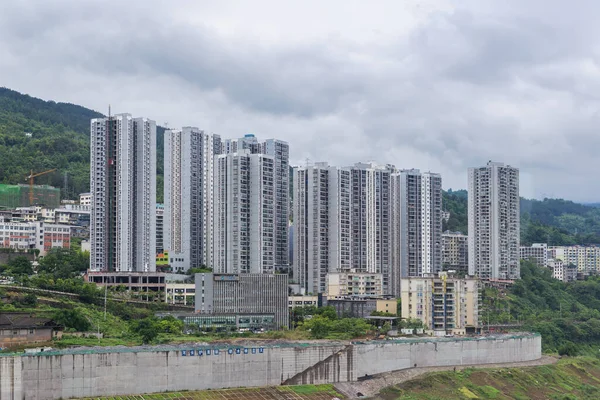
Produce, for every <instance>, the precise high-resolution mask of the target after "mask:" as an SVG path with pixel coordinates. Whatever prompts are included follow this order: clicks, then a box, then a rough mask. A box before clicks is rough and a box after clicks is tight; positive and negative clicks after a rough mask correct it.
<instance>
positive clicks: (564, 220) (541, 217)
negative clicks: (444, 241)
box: [442, 189, 600, 246]
mask: <svg viewBox="0 0 600 400" xmlns="http://www.w3.org/2000/svg"><path fill="white" fill-rule="evenodd" d="M442 204H443V207H444V210H445V211H449V212H450V219H449V220H448V222H444V223H443V226H442V228H443V229H444V230H451V231H458V232H462V233H465V234H466V233H467V230H468V227H467V191H466V190H458V191H452V190H451V189H450V190H448V191H447V192H444V193H443V199H442ZM521 243H522V244H524V245H530V244H532V243H548V244H549V245H551V246H562V245H565V246H566V245H575V244H581V245H586V244H600V208H598V207H594V206H592V205H583V204H578V203H574V202H572V201H568V200H563V199H544V200H530V199H524V198H521Z"/></svg>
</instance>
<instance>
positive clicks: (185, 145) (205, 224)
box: [164, 127, 221, 272]
mask: <svg viewBox="0 0 600 400" xmlns="http://www.w3.org/2000/svg"><path fill="white" fill-rule="evenodd" d="M220 150H221V139H220V137H219V136H218V135H212V134H208V133H205V132H204V131H201V130H199V129H198V128H194V127H184V128H183V129H181V130H168V131H165V160H164V162H165V165H164V174H165V181H164V201H165V215H164V225H165V227H166V229H165V232H164V243H165V245H164V249H165V250H167V251H168V252H169V264H170V265H171V267H172V268H173V270H174V271H180V272H184V271H187V270H188V269H189V268H197V267H201V266H202V265H205V266H208V267H212V264H213V261H212V243H213V240H212V232H213V211H214V210H213V187H214V185H213V174H214V168H213V166H214V156H215V155H216V154H218V153H219V152H220Z"/></svg>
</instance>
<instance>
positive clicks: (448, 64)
mask: <svg viewBox="0 0 600 400" xmlns="http://www.w3.org/2000/svg"><path fill="white" fill-rule="evenodd" d="M123 4H125V5H123ZM175 5H176V6H175ZM598 15H600V2H598V1H597V0H596V1H593V0H590V1H586V0H579V1H577V2H568V1H564V0H497V1H492V0H454V1H449V0H439V1H438V0H422V1H416V0H415V1H413V0H390V1H383V0H380V1H378V0H372V1H364V0H361V1H353V0H327V1H323V0H318V1H312V0H310V1H307V0H303V1H299V0H298V1H292V0H289V1H282V0H252V1H246V0H244V1H242V0H239V1H226V0H219V1H200V0H196V1H180V0H178V1H174V0H172V1H157V0H144V1H131V0H129V1H106V0H103V1H92V0H85V1H84V0H77V1H75V0H73V1H53V0H43V1H42V0H40V1H27V0H19V1H16V0H14V1H9V0H6V1H2V2H0V86H6V87H8V88H11V89H15V90H18V91H21V92H24V93H27V94H30V95H32V96H35V97H40V98H43V99H46V100H55V101H64V102H71V103H75V104H80V105H83V106H85V107H89V108H93V109H96V110H98V111H101V112H106V110H107V108H108V104H109V103H110V104H111V105H112V110H113V111H114V112H130V113H132V114H134V115H135V116H147V117H149V118H152V119H155V120H156V121H157V122H158V123H159V124H161V125H162V124H164V123H165V122H167V123H168V124H169V127H173V128H175V127H181V126H189V125H191V126H198V127H200V128H201V129H204V130H207V131H210V132H214V133H218V134H220V135H221V136H222V137H223V138H230V137H239V136H241V135H243V134H245V133H254V134H256V135H257V136H258V137H259V138H263V139H265V138H272V137H274V138H278V139H283V140H286V141H288V142H289V144H290V157H291V159H290V162H291V163H292V164H293V165H297V164H305V163H306V162H307V160H308V161H309V162H315V161H328V162H330V163H331V164H333V165H342V166H345V165H350V164H353V163H355V162H358V161H377V162H379V163H391V164H394V165H396V166H397V167H400V168H420V169H421V170H431V171H434V172H441V173H442V177H443V182H444V188H446V189H447V188H454V189H458V188H465V187H466V181H467V168H468V167H469V166H479V165H484V164H485V163H486V162H487V161H488V160H490V159H491V160H494V161H503V162H506V163H508V164H511V165H514V166H517V167H519V168H520V171H521V194H522V195H523V196H526V197H537V198H542V197H564V198H568V199H572V200H575V201H598V200H600V185H599V184H598V178H597V174H598V172H599V170H600V161H599V153H600V134H599V132H598V130H599V129H600V115H599V110H600V98H599V96H600V68H599V64H598V61H599V55H600V42H599V40H600V39H599V38H600V32H599V31H600V24H598V22H597V17H598Z"/></svg>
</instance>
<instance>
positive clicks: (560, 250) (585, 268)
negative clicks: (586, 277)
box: [548, 246, 600, 274]
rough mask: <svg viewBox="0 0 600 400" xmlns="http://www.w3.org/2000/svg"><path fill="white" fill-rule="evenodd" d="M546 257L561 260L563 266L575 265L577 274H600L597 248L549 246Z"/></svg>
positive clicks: (599, 254)
mask: <svg viewBox="0 0 600 400" xmlns="http://www.w3.org/2000/svg"><path fill="white" fill-rule="evenodd" d="M548 257H550V258H554V259H557V260H561V261H562V262H563V264H564V265H575V266H576V267H577V270H578V271H579V272H583V273H587V274H595V273H598V272H600V247H599V246H550V247H549V248H548Z"/></svg>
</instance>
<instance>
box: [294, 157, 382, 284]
mask: <svg viewBox="0 0 600 400" xmlns="http://www.w3.org/2000/svg"><path fill="white" fill-rule="evenodd" d="M392 170H393V167H391V166H379V165H376V164H374V163H358V164H356V165H354V166H352V167H347V168H337V167H330V166H329V165H327V164H326V163H317V164H315V165H314V166H306V167H297V168H295V169H294V177H293V179H294V199H295V201H294V207H293V214H294V246H293V251H294V256H293V260H294V268H293V272H294V279H295V280H296V281H297V283H298V284H300V287H301V288H303V289H304V290H305V291H306V292H307V293H323V292H325V290H326V285H327V274H328V273H343V272H357V273H358V272H369V273H373V274H382V275H383V280H384V282H383V286H384V292H385V293H388V291H387V290H388V286H387V285H388V281H389V279H388V277H389V271H390V266H391V265H390V225H389V224H390V174H391V171H392Z"/></svg>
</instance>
